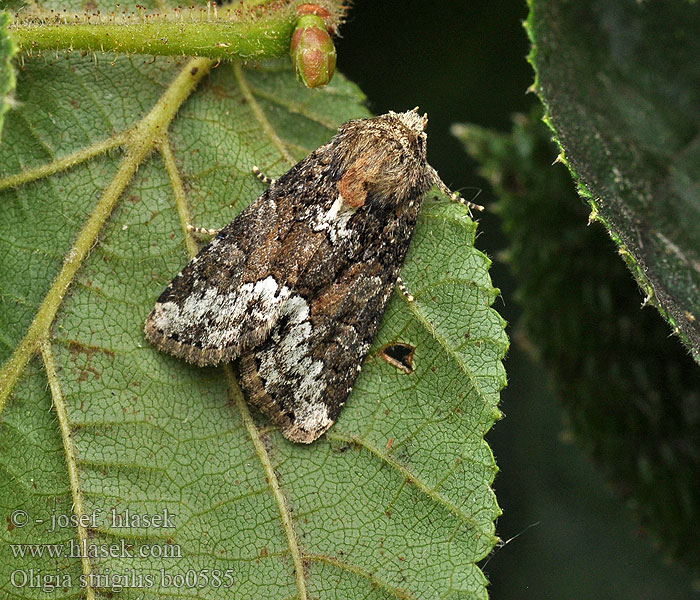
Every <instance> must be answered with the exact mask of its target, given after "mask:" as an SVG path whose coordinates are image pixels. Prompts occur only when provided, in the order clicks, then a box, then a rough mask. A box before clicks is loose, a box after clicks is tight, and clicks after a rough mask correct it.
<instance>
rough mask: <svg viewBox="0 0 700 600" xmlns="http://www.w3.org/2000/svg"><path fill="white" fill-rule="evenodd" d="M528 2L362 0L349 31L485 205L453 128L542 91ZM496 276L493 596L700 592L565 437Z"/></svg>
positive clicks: (343, 66) (369, 78) (374, 75)
mask: <svg viewBox="0 0 700 600" xmlns="http://www.w3.org/2000/svg"><path fill="white" fill-rule="evenodd" d="M526 15H527V7H526V5H525V0H475V1H471V2H463V1H456V2H444V3H427V2H418V1H414V0H408V1H406V0H403V1H398V0H389V1H384V2H378V1H376V0H374V1H370V0H355V1H354V2H353V8H352V9H351V11H350V14H349V20H348V22H347V23H346V24H345V25H344V26H343V27H342V29H341V34H342V36H343V37H342V39H340V40H338V41H337V48H338V69H339V71H341V72H343V73H344V74H345V75H347V76H348V77H349V78H350V79H352V80H353V81H355V82H356V83H357V84H358V85H359V86H360V88H361V89H362V90H363V91H364V92H365V94H366V95H367V97H368V103H369V107H370V109H371V110H372V111H373V112H375V113H377V114H379V113H383V112H386V111H387V110H389V109H392V110H407V109H410V108H413V107H414V106H416V105H418V106H420V109H421V111H426V112H427V113H428V115H429V117H430V123H429V126H428V134H429V148H428V157H429V160H430V163H431V164H432V165H433V166H434V167H435V168H436V169H437V170H438V172H439V173H440V175H441V176H442V179H443V180H444V181H445V182H446V183H447V184H448V185H450V186H451V187H452V188H453V189H458V190H461V191H462V194H463V195H464V196H465V197H466V198H471V197H472V196H473V194H474V193H475V191H476V190H478V189H480V188H482V189H483V192H482V193H481V195H480V196H479V200H478V202H479V203H481V204H485V205H486V206H487V207H488V205H489V204H490V203H492V202H493V196H492V193H491V191H490V190H489V188H488V186H487V184H486V183H485V182H484V181H483V180H482V179H480V178H479V177H478V176H477V175H476V173H475V164H474V163H473V162H472V161H471V160H470V159H469V158H468V157H467V156H466V154H465V153H464V151H463V150H462V147H461V145H460V144H459V142H458V141H457V140H456V139H455V138H454V137H452V136H451V135H450V133H449V128H450V125H451V124H452V123H455V122H471V123H476V124H478V125H482V126H487V127H492V128H494V129H498V130H501V131H506V130H509V129H510V119H511V115H512V114H513V113H515V112H525V111H527V109H528V108H529V107H530V106H532V105H533V104H534V103H536V102H537V99H536V97H535V96H534V95H532V94H526V89H527V88H528V86H529V85H530V84H531V83H532V80H533V75H532V70H531V68H530V66H529V65H528V63H527V62H526V60H525V57H526V55H527V52H528V41H527V37H526V34H525V31H524V29H523V27H522V21H523V20H524V19H525V17H526ZM555 157H556V153H555V152H554V151H553V154H552V160H554V158H555ZM572 185H573V184H572ZM473 190H474V191H473ZM487 210H488V208H487ZM479 220H480V226H479V237H478V239H477V246H478V247H479V249H481V250H482V251H484V252H486V253H487V254H488V255H489V256H491V257H492V258H494V257H496V256H497V255H498V252H499V251H500V250H501V249H503V248H504V246H505V244H506V242H505V240H504V238H503V237H502V234H501V232H500V227H499V221H498V218H497V217H496V216H495V215H494V214H492V213H491V214H489V213H487V214H485V215H484V216H483V217H481V218H480V219H479ZM491 276H492V279H493V282H494V285H495V286H496V287H499V288H500V289H501V290H502V298H501V299H499V300H498V301H497V302H496V304H495V308H496V310H498V312H499V313H500V314H501V315H502V316H503V317H504V318H506V319H507V320H508V321H509V323H511V325H510V326H509V329H508V331H509V335H510V337H511V349H510V351H509V354H508V356H507V357H506V361H505V366H506V370H507V372H508V378H509V386H508V388H507V389H506V390H504V392H503V393H502V398H501V410H502V411H503V412H504V413H505V416H506V418H505V419H504V420H502V421H500V422H499V423H497V424H496V426H495V427H494V428H493V429H492V431H491V432H490V433H489V434H488V435H487V440H488V442H489V443H490V445H491V447H492V449H493V452H494V454H495V456H496V460H497V462H498V466H499V468H500V473H499V475H498V477H497V478H496V481H495V482H494V488H495V490H496V494H497V496H498V501H499V504H500V506H501V508H502V509H503V516H502V517H501V518H500V519H499V520H498V523H497V533H498V535H499V536H500V537H501V539H503V540H504V541H507V543H506V544H505V545H504V546H502V547H500V548H496V549H495V551H494V552H493V553H492V555H491V556H490V557H488V558H487V559H486V560H485V561H484V562H483V563H482V568H483V570H484V572H485V573H486V575H487V577H488V578H489V580H490V581H491V585H490V595H491V598H492V599H493V600H519V599H524V598H533V599H534V598H537V599H540V598H547V599H554V600H556V599H567V600H581V599H588V598H591V599H592V598H595V599H598V600H607V599H619V600H626V599H633V598H634V599H636V600H639V599H642V600H643V599H652V598H653V599H669V600H675V599H681V598H683V599H687V598H691V597H700V594H698V592H697V588H696V589H695V590H693V587H692V583H691V582H692V579H691V575H690V573H689V571H687V570H686V569H685V568H684V567H682V566H679V565H672V564H668V563H667V562H665V561H664V559H663V555H662V553H661V552H660V551H658V550H656V549H655V548H654V545H653V542H652V540H650V539H649V538H648V537H647V536H645V535H644V534H643V533H642V532H641V531H640V530H639V529H638V527H637V526H636V524H635V522H634V520H633V518H632V517H631V514H630V513H629V511H628V510H627V509H626V507H625V502H624V500H622V499H620V498H617V497H616V496H614V495H613V493H612V492H611V491H610V486H608V485H607V483H606V482H605V481H604V479H603V477H602V476H601V475H600V473H599V472H598V471H597V470H596V468H595V467H594V465H592V463H591V462H590V461H589V460H588V459H587V457H586V456H585V455H584V454H583V453H582V451H581V450H580V449H579V448H578V447H577V446H576V445H575V444H572V443H571V442H566V441H564V440H562V439H561V437H562V435H561V434H562V432H563V431H564V427H563V419H564V415H563V412H562V409H561V408H560V406H559V404H558V403H557V402H556V400H555V399H554V398H553V397H552V394H551V393H550V391H549V390H548V388H547V376H546V373H544V372H543V370H542V368H541V367H539V366H537V365H535V364H533V363H532V362H531V361H530V360H529V359H528V358H527V357H526V356H525V355H524V354H523V352H522V350H521V349H520V348H518V345H517V342H516V341H515V340H514V339H513V333H514V327H515V324H516V323H517V320H518V314H519V308H518V306H517V305H516V304H515V302H514V301H513V300H512V292H513V289H514V282H513V281H512V278H511V277H510V275H509V273H508V270H507V268H506V266H505V265H503V264H502V263H500V262H499V261H498V260H495V261H494V265H493V268H492V271H491ZM640 302H641V296H640ZM688 533H689V535H692V533H691V532H688ZM516 536H517V537H516ZM695 594H697V595H695Z"/></svg>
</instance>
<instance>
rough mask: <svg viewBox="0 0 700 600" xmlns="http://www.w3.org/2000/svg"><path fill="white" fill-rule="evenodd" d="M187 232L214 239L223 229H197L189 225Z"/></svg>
mask: <svg viewBox="0 0 700 600" xmlns="http://www.w3.org/2000/svg"><path fill="white" fill-rule="evenodd" d="M187 231H189V232H191V233H196V234H199V235H206V236H211V237H214V236H215V235H216V234H218V233H219V231H221V229H207V228H206V227H195V226H194V225H190V224H189V223H188V224H187Z"/></svg>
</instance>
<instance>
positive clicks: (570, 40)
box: [527, 0, 700, 360]
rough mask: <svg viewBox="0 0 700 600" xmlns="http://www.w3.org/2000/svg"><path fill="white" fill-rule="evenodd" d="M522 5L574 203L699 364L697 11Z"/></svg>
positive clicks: (659, 6) (653, 5) (660, 5)
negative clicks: (577, 198)
mask: <svg viewBox="0 0 700 600" xmlns="http://www.w3.org/2000/svg"><path fill="white" fill-rule="evenodd" d="M529 5H530V15H529V17H528V20H527V29H528V32H529V35H530V38H531V40H532V52H531V54H530V61H531V62H532V64H533V66H534V68H535V71H536V82H535V86H534V87H535V89H536V91H537V93H538V95H539V96H540V97H541V98H542V100H543V102H544V104H545V106H546V109H547V117H546V118H547V121H548V123H549V124H550V125H551V126H552V129H553V130H554V132H555V134H556V138H557V141H558V143H559V144H560V146H561V149H562V151H563V153H564V155H565V157H566V161H567V164H568V166H569V167H570V169H571V171H572V173H573V175H574V177H575V179H576V180H577V182H578V184H579V191H580V193H581V194H582V195H584V196H585V197H586V198H587V199H588V200H589V202H590V204H591V206H592V207H593V214H594V216H595V217H596V218H598V219H600V220H601V221H603V223H604V224H605V226H606V227H607V228H608V229H609V230H610V233H611V235H612V237H613V239H614V240H615V242H616V243H617V244H618V247H619V252H620V254H621V255H622V256H623V258H624V259H625V261H626V263H627V264H628V266H629V267H630V269H631V271H632V273H633V274H634V276H635V277H636V279H637V281H638V283H639V285H640V286H641V288H642V289H643V291H644V293H645V294H646V295H647V297H648V298H649V300H650V301H651V302H652V303H653V304H654V305H655V306H657V308H658V309H659V310H660V312H661V314H662V315H664V317H665V318H666V319H667V320H668V321H669V323H670V324H671V326H672V327H673V330H674V332H675V333H678V334H679V335H680V337H681V338H682V339H683V341H684V342H685V343H686V344H687V345H688V346H689V347H690V349H691V350H692V353H693V355H694V357H695V358H696V360H700V354H699V353H700V267H699V265H700V227H698V222H699V219H698V217H699V216H700V212H699V208H698V191H699V189H700V188H699V181H700V143H698V140H699V139H700V137H699V136H698V130H699V127H700V111H698V106H700V61H698V56H700V36H698V35H696V32H697V31H698V30H700V6H699V5H698V4H697V3H695V4H692V5H691V4H690V3H687V2H677V1H675V0H666V1H662V2H634V1H633V0H626V1H623V2H595V3H591V2H566V1H564V0H554V1H549V0H547V1H542V0H530V1H529Z"/></svg>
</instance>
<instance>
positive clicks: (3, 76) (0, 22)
mask: <svg viewBox="0 0 700 600" xmlns="http://www.w3.org/2000/svg"><path fill="white" fill-rule="evenodd" d="M10 20H11V19H10V15H8V14H7V13H6V12H0V139H2V126H3V123H4V121H5V113H6V112H7V111H8V109H9V108H10V103H9V102H8V97H9V95H10V94H12V92H14V89H15V70H14V67H13V66H12V57H13V56H14V55H15V53H16V52H17V47H16V46H15V44H14V42H13V41H12V40H11V39H10V38H9V37H8V33H7V26H8V24H9V23H10Z"/></svg>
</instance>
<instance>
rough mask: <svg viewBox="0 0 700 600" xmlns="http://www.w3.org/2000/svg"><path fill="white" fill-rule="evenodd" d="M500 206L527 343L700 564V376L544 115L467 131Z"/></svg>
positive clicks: (577, 429) (642, 515)
mask: <svg viewBox="0 0 700 600" xmlns="http://www.w3.org/2000/svg"><path fill="white" fill-rule="evenodd" d="M458 132H459V136H460V138H461V139H462V140H463V142H464V143H465V145H466V147H467V149H468V151H469V153H470V154H471V155H472V156H473V157H474V158H475V159H476V160H478V161H479V163H480V165H481V172H482V174H483V175H484V176H485V177H486V178H487V179H488V180H489V181H490V182H491V184H492V185H493V188H494V191H495V192H496V195H497V196H498V199H499V202H498V204H497V207H496V208H497V210H498V212H499V214H500V215H501V217H502V220H503V227H504V230H505V232H506V234H507V235H508V237H509V242H510V244H509V247H508V251H507V254H506V258H507V262H508V264H509V266H510V267H511V269H512V271H513V274H514V275H515V277H516V279H517V282H518V289H517V299H518V300H519V302H520V304H521V305H522V318H521V320H520V322H519V323H518V334H519V335H518V336H517V337H518V338H519V339H521V340H523V342H524V343H523V345H524V346H525V347H526V348H528V349H530V350H532V351H533V352H534V353H535V354H536V356H538V357H539V358H541V360H542V361H543V362H544V363H545V364H546V365H547V366H548V367H549V370H550V373H551V377H552V381H553V383H554V388H555V391H556V393H557V395H558V397H559V398H560V399H561V401H562V402H563V403H564V405H565V406H566V408H567V411H568V415H569V419H570V422H569V424H570V427H571V430H572V433H573V435H574V436H575V437H576V438H577V440H578V441H579V442H581V443H582V444H583V445H584V446H585V447H586V448H587V449H588V450H590V452H591V453H592V455H593V457H594V458H595V459H596V461H597V462H598V463H599V464H601V465H602V467H603V469H604V470H605V472H606V473H607V475H608V477H609V479H610V481H611V482H612V483H613V484H614V485H615V486H616V488H617V490H618V491H619V492H621V493H622V494H623V495H624V496H625V497H627V498H629V500H630V505H631V506H632V507H633V508H634V510H635V512H636V513H637V516H638V518H639V519H640V521H641V522H642V524H643V525H644V527H645V528H646V529H647V530H649V531H650V532H652V533H653V534H654V537H655V538H656V539H657V540H659V542H660V543H661V545H662V546H663V547H664V548H665V549H666V551H667V552H669V553H670V554H672V555H674V556H677V557H682V558H683V559H684V560H685V561H687V562H688V563H690V564H691V565H693V566H694V567H695V568H696V569H698V568H700V551H699V548H698V545H697V543H696V541H695V539H694V538H693V536H689V535H688V532H689V531H697V530H700V373H698V369H697V365H696V364H695V363H694V362H693V360H692V358H691V357H690V356H688V354H687V352H686V351H685V349H684V348H683V347H682V346H681V345H680V344H678V343H677V342H676V340H674V339H672V338H670V337H669V335H668V327H667V325H666V324H665V323H664V322H663V320H662V319H661V318H660V317H659V315H658V314H657V313H656V311H654V310H652V309H650V308H646V309H644V310H641V309H640V306H639V292H638V290H637V286H636V285H635V283H634V281H633V280H632V279H631V278H630V277H629V273H628V271H627V269H626V268H625V266H624V264H623V263H622V262H621V261H620V260H619V259H618V258H617V257H616V256H615V253H614V251H613V244H612V243H611V242H610V240H609V239H608V238H607V236H606V235H605V233H604V232H603V231H602V230H601V228H600V226H598V225H591V226H586V213H587V208H586V206H585V204H584V203H583V202H582V201H581V200H580V199H579V198H577V195H576V190H575V188H574V186H573V185H572V182H571V179H570V177H569V175H568V173H567V172H566V170H565V169H564V168H563V167H562V166H552V165H551V163H552V159H553V157H554V156H556V153H557V150H556V148H555V146H554V144H553V143H552V142H551V141H550V137H551V134H550V132H549V131H548V129H547V127H546V126H545V125H544V124H543V123H541V122H540V113H539V110H538V111H535V112H533V114H531V115H530V116H529V117H525V116H523V115H519V116H517V117H516V119H515V125H514V127H513V131H512V133H511V134H509V135H505V134H499V133H495V132H491V131H488V130H484V129H481V128H478V127H474V126H461V127H460V128H459V130H458Z"/></svg>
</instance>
